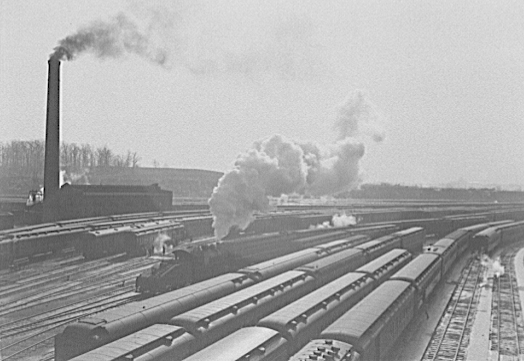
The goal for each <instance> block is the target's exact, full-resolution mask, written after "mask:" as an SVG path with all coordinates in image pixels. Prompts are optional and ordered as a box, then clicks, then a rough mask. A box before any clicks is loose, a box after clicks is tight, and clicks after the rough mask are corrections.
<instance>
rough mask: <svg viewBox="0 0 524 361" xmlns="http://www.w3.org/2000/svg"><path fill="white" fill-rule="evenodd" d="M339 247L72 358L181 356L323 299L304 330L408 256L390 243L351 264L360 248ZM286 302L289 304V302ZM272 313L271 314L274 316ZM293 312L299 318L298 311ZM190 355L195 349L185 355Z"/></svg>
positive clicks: (365, 291)
mask: <svg viewBox="0 0 524 361" xmlns="http://www.w3.org/2000/svg"><path fill="white" fill-rule="evenodd" d="M343 253H345V256H344V257H345V258H346V260H345V261H343V260H342V258H341V257H340V256H339V254H334V255H331V256H328V257H326V258H323V259H320V260H318V261H315V262H313V263H310V264H307V265H305V266H302V267H298V268H296V269H295V270H292V271H288V272H285V273H282V274H280V275H279V276H277V277H273V278H270V279H268V280H266V281H264V282H262V283H259V284H257V285H253V286H251V287H248V288H246V289H244V290H242V291H238V292H235V293H234V294H231V295H229V296H226V297H223V298H221V299H219V300H216V301H214V302H212V303H210V304H208V305H203V306H201V307H198V308H195V309H193V310H191V311H188V312H186V313H184V314H181V315H179V316H177V317H174V318H173V319H171V320H170V321H169V324H171V325H172V326H171V328H167V327H166V326H165V325H152V326H150V327H148V328H146V329H143V330H141V331H139V332H137V333H135V334H132V335H129V336H127V337H125V338H123V339H120V340H118V341H115V342H112V343H110V344H107V345H105V346H103V347H101V348H98V349H96V350H93V351H91V352H89V353H86V354H84V355H81V356H78V357H77V358H75V359H74V360H75V361H80V360H82V361H87V360H98V359H104V360H117V359H126V357H127V358H129V357H131V356H130V355H133V359H134V360H141V361H142V360H181V359H184V358H185V357H187V356H189V355H191V354H193V353H195V352H197V351H198V350H199V349H202V348H204V347H205V346H206V345H207V344H210V343H212V342H213V341H215V340H218V339H220V338H222V337H224V336H226V335H227V334H229V333H232V332H234V335H237V334H238V333H240V334H242V332H243V330H239V331H236V330H238V329H239V328H240V327H242V326H244V325H247V324H253V323H256V322H257V321H258V320H260V319H261V318H263V317H264V316H266V315H269V316H268V317H269V319H268V320H266V321H267V322H272V321H271V320H274V317H277V318H278V317H280V316H278V314H280V315H282V317H284V318H289V317H293V316H291V314H293V315H298V313H297V312H298V309H301V310H307V309H309V308H310V307H308V304H309V305H310V306H311V307H313V308H315V309H316V310H318V309H319V307H320V308H323V307H324V306H323V305H327V304H329V306H326V307H325V309H324V311H322V312H321V313H323V314H322V315H319V314H315V312H310V313H308V316H310V319H309V321H310V323H309V327H307V328H304V330H308V331H309V330H310V329H313V328H319V327H320V326H321V325H323V324H325V323H326V322H327V321H328V320H329V317H333V315H336V314H338V313H340V314H341V313H342V310H343V309H344V308H345V307H350V305H351V304H355V303H356V302H358V300H360V299H362V298H363V297H364V296H365V295H366V294H368V293H369V292H371V290H372V289H373V288H375V287H376V286H377V285H378V284H380V283H381V282H383V281H384V280H386V279H387V277H388V275H389V274H390V273H393V272H395V271H396V270H398V269H400V268H401V267H402V266H403V265H404V264H406V263H407V262H409V260H410V259H411V254H410V253H409V252H408V251H406V250H400V249H396V250H392V251H391V252H390V253H388V254H386V255H383V256H381V257H379V258H377V259H375V260H374V261H372V262H369V263H366V264H365V265H364V266H361V267H360V268H357V267H358V265H362V263H363V262H365V260H363V258H365V257H362V251H360V250H356V249H346V250H345V251H343V252H341V254H343ZM357 254H358V257H357ZM335 259H336V260H335ZM333 263H336V264H338V268H339V269H338V270H337V272H335V273H333V271H334V270H335V269H336V268H337V267H333V266H332V264H333ZM348 264H350V265H348ZM348 270H353V272H351V273H347V272H348ZM326 283H327V285H326ZM319 285H321V286H323V287H322V288H321V290H322V291H319V290H318V286H319ZM313 289H317V290H316V291H313V292H312V293H310V294H308V295H307V296H305V299H306V300H305V301H302V300H304V298H300V296H301V295H305V294H306V293H308V292H310V291H311V290H313ZM297 299H298V300H297ZM291 302H293V303H292V304H293V305H295V308H292V307H291V305H289V304H290V303H291ZM284 304H288V306H286V307H285V308H286V309H287V310H288V311H289V312H288V313H279V312H280V311H276V310H277V309H278V308H280V307H281V306H282V305H284ZM297 307H298V308H297ZM274 311H276V312H274ZM275 314H277V316H274V315H275ZM298 316H299V318H300V315H298ZM261 322H262V321H261ZM276 323H278V321H276ZM159 331H162V332H165V333H168V334H169V335H170V336H173V337H172V338H170V340H169V342H161V341H160V340H159V339H158V338H157V339H153V338H152V337H150V335H154V334H158V333H159ZM235 331H236V332H235ZM257 336H259V335H257ZM163 337H164V336H163V335H161V336H160V337H159V338H160V339H161V340H164V341H165V338H163ZM248 337H251V336H248ZM251 338H252V337H251ZM246 346H248V344H247V343H246V342H245V340H244V339H242V340H241V342H240V344H238V343H237V344H236V345H235V349H232V350H230V351H231V352H238V348H245V347H246ZM210 347H213V346H210ZM222 351H223V350H222ZM209 355H213V353H207V356H206V357H208V356H209ZM196 356H197V354H195V355H193V356H192V357H190V359H192V358H193V357H196ZM199 359H202V358H199ZM204 359H205V358H204ZM213 359H215V360H223V358H222V355H220V354H216V355H215V357H210V358H207V360H213Z"/></svg>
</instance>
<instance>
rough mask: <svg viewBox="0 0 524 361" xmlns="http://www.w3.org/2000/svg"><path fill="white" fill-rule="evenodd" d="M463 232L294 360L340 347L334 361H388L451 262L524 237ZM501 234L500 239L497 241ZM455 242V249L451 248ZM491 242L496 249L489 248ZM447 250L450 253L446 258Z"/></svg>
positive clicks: (511, 232) (513, 227) (504, 229)
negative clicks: (480, 246) (478, 249)
mask: <svg viewBox="0 0 524 361" xmlns="http://www.w3.org/2000/svg"><path fill="white" fill-rule="evenodd" d="M463 231H464V232H463V234H462V235H459V234H455V235H449V237H447V238H445V239H444V240H445V241H446V242H440V241H439V242H437V243H436V245H437V244H438V245H437V246H436V247H435V248H436V249H435V248H433V247H430V248H428V249H427V250H426V253H424V254H422V255H420V256H418V257H416V258H415V259H414V260H413V261H411V262H410V263H409V264H407V265H406V266H405V267H403V268H402V269H401V270H400V271H398V272H397V273H396V274H394V275H393V276H391V278H390V279H389V280H388V281H386V282H384V283H383V284H382V285H381V286H379V287H378V288H377V289H375V290H374V291H373V292H372V293H370V294H369V295H368V296H367V297H365V298H364V299H363V300H362V301H361V302H359V303H358V304H357V305H356V306H355V307H353V308H352V309H350V310H349V311H348V312H346V313H345V314H344V315H343V316H342V317H340V318H339V319H338V320H337V321H335V322H334V323H332V324H331V325H330V326H328V327H327V328H326V329H325V330H324V331H322V333H321V334H320V336H318V337H316V339H315V340H313V341H311V342H310V343H309V344H308V345H307V346H305V347H304V348H302V349H301V350H300V351H299V352H298V353H296V354H295V355H294V356H293V357H292V358H291V359H290V360H293V361H298V360H305V359H308V357H310V356H311V355H316V354H315V353H314V352H318V351H321V352H320V353H319V354H318V355H323V354H325V352H326V350H330V349H331V348H330V347H326V348H324V349H322V350H319V347H325V346H326V345H327V346H329V345H333V344H337V345H338V346H337V349H338V351H337V352H338V353H336V354H333V353H330V354H331V355H332V356H333V359H335V360H381V359H387V357H386V356H385V355H387V353H388V351H389V350H390V349H391V346H392V345H393V344H394V343H395V341H396V339H397V337H398V336H399V335H400V334H401V333H402V332H403V331H404V329H405V327H406V326H407V325H408V324H409V322H410V321H411V320H412V319H413V318H414V317H415V315H416V314H417V313H418V312H419V311H420V309H421V308H422V307H423V305H424V303H425V302H427V299H428V297H430V296H431V293H432V291H433V290H434V288H435V287H436V285H437V283H438V282H439V281H440V279H442V278H443V276H444V274H445V273H446V272H448V271H449V269H450V267H452V262H449V261H448V260H449V259H450V258H451V259H455V258H456V257H459V256H460V255H461V254H460V252H461V250H466V249H469V250H473V251H474V250H475V249H476V247H478V243H479V242H481V241H484V242H487V243H488V244H487V245H486V247H485V248H483V250H485V251H490V250H491V251H493V250H494V248H495V247H497V246H504V245H507V244H510V243H511V242H514V241H516V240H522V239H523V237H524V225H523V222H512V223H508V224H503V225H496V226H494V227H491V225H490V224H484V225H479V226H476V227H470V228H469V229H467V230H463ZM475 232H476V233H475ZM472 233H473V234H472ZM497 233H498V234H499V235H501V237H500V236H497ZM504 233H506V237H504ZM479 235H480V236H479ZM479 237H482V238H480V239H479ZM453 239H454V240H455V242H456V243H454V242H448V241H451V240H453ZM467 241H469V245H468V246H466V247H463V246H462V243H463V242H467ZM490 241H492V242H493V244H494V246H489V242H490ZM446 248H447V249H450V250H452V251H449V252H447V251H445V249H446ZM331 351H334V350H333V349H331ZM341 351H342V353H340V352H341ZM334 356H336V358H335V357H334ZM342 357H345V358H342Z"/></svg>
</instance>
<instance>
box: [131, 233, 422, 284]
mask: <svg viewBox="0 0 524 361" xmlns="http://www.w3.org/2000/svg"><path fill="white" fill-rule="evenodd" d="M395 230H396V228H395V227H394V226H391V225H383V226H370V227H356V228H352V227H342V228H332V229H312V230H303V231H295V232H287V233H286V234H284V235H283V234H280V233H273V234H265V235H260V236H253V237H247V238H238V239H232V240H223V241H219V242H217V241H216V240H215V239H209V240H203V241H197V242H190V243H186V244H182V245H180V246H179V247H177V248H175V249H174V250H173V252H172V254H173V256H172V257H166V258H164V259H163V260H162V261H161V263H160V264H158V265H156V266H153V267H152V268H151V269H149V270H147V271H145V272H143V273H142V274H141V275H140V276H139V277H138V278H137V280H136V289H137V291H138V292H141V293H145V294H157V293H161V292H166V291H169V290H172V289H176V288H178V287H181V286H184V285H187V284H190V283H193V282H196V281H199V280H203V279H206V278H208V277H211V276H213V275H216V274H220V273H224V272H229V271H231V270H233V269H238V268H241V267H245V266H247V265H249V264H254V263H257V262H262V261H265V260H269V259H272V258H275V257H279V256H282V255H284V254H287V253H291V252H294V251H298V250H300V249H305V248H308V247H313V246H316V245H319V244H322V243H325V242H329V241H332V240H337V239H344V238H347V237H351V236H352V235H355V234H360V235H369V236H372V237H378V236H381V235H383V234H387V233H391V232H393V231H395ZM419 238H420V237H419ZM422 238H423V237H422Z"/></svg>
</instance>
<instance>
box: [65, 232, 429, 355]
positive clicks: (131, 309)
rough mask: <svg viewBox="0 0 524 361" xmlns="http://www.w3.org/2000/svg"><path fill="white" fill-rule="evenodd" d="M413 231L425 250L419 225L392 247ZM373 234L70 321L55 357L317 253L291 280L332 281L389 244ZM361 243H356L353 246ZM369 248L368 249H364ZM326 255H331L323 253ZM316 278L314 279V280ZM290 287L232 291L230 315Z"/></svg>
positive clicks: (105, 340)
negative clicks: (373, 243)
mask: <svg viewBox="0 0 524 361" xmlns="http://www.w3.org/2000/svg"><path fill="white" fill-rule="evenodd" d="M412 233H414V234H418V237H419V246H418V249H419V251H420V250H421V249H422V243H423V241H424V234H423V232H422V233H421V232H420V230H419V229H413V230H412V231H411V233H409V232H405V234H402V236H401V237H400V238H397V239H395V241H394V242H393V241H391V240H387V242H388V244H389V245H390V247H397V246H398V245H399V244H402V241H403V240H404V239H409V238H410V236H411V235H412ZM369 239H370V238H369V237H366V236H354V237H350V238H347V239H342V240H335V241H332V242H330V243H327V244H326V243H324V244H321V245H318V246H315V247H312V248H309V249H306V250H302V251H299V252H295V253H293V254H289V255H286V256H283V257H280V258H277V259H272V260H269V261H266V262H263V263H261V264H258V265H254V266H250V267H246V268H244V269H241V270H239V271H237V272H234V273H227V274H224V275H221V276H218V277H215V278H212V279H209V280H207V281H202V282H199V283H196V284H193V285H191V286H187V287H183V288H181V289H178V290H175V291H171V292H168V293H165V294H162V295H159V296H155V297H151V298H148V299H146V300H143V301H139V302H136V303H132V304H128V305H124V306H122V307H120V308H118V309H115V310H109V311H105V312H103V313H100V314H98V315H96V316H94V317H89V318H87V319H83V320H80V321H79V322H77V323H74V324H72V325H70V326H68V327H67V328H66V329H65V330H64V332H62V333H61V334H59V335H58V336H57V337H56V338H55V357H56V359H57V361H62V360H67V359H69V358H71V357H73V356H76V355H78V354H81V353H83V352H87V351H89V350H91V349H94V348H96V347H100V346H102V345H104V344H106V343H108V342H111V341H114V340H116V339H118V338H121V337H124V336H126V335H128V334H130V333H133V332H136V331H138V330H140V329H144V328H146V327H148V326H151V325H154V324H156V323H163V322H166V320H168V319H170V318H173V317H175V316H176V315H179V314H182V313H184V312H189V311H190V310H191V309H193V308H196V307H199V306H202V305H204V304H206V303H208V302H210V301H212V300H213V299H218V298H220V297H224V296H226V295H228V294H231V293H232V292H235V291H239V290H241V289H244V288H245V287H247V286H250V285H253V284H254V283H258V282H261V281H263V280H266V279H268V278H269V277H274V276H276V275H277V274H278V273H279V272H285V271H287V270H290V269H293V268H297V267H300V263H302V264H304V263H307V262H315V259H316V260H317V261H316V262H317V263H313V264H310V265H308V266H303V268H301V270H300V271H298V268H297V270H295V271H293V272H301V273H300V274H301V276H300V277H298V278H293V279H295V280H296V281H293V282H291V281H290V282H291V283H290V284H289V285H291V284H295V283H296V284H298V283H304V282H305V280H308V284H309V282H313V283H311V285H313V284H315V285H317V286H318V282H321V283H325V282H327V279H328V278H326V277H335V276H337V275H341V272H348V271H350V270H352V269H355V268H358V267H360V266H361V265H362V264H363V263H364V262H365V261H367V260H370V259H372V258H374V257H377V256H378V255H380V254H382V253H383V252H384V250H385V249H384V248H381V247H375V248H367V247H365V246H366V243H368V242H370V241H369ZM405 244H410V245H411V246H413V240H412V239H411V241H410V242H405ZM355 246H356V248H353V247H355ZM360 246H362V249H360ZM363 249H367V250H368V251H363ZM323 256H328V257H327V258H323ZM337 269H338V271H337ZM322 270H324V272H322ZM310 279H311V281H309V280H310ZM313 279H314V280H315V281H313ZM297 282H298V283H297ZM284 283H285V282H284ZM317 286H315V287H317ZM287 288H288V287H287V286H285V285H284V286H278V285H273V286H272V287H270V288H269V290H268V291H260V292H261V293H257V295H258V296H254V298H250V300H247V299H246V301H245V303H242V302H240V301H238V302H240V303H238V302H236V301H235V300H238V299H239V298H238V297H237V296H238V295H239V294H237V296H232V297H231V302H235V305H232V306H231V307H230V308H228V311H227V312H226V313H227V314H228V315H230V314H231V312H233V314H234V313H235V312H238V313H240V311H241V310H243V309H244V308H243V307H248V308H249V307H250V306H249V305H252V304H253V303H255V304H256V303H257V302H258V301H259V300H261V297H266V296H267V297H269V298H270V297H271V294H272V293H275V292H276V293H277V294H278V293H279V292H280V291H279V290H282V291H283V290H287ZM312 289H313V288H312ZM247 295H248V293H246V297H247ZM262 295H264V296H262ZM248 298H249V297H248ZM219 303H220V302H219ZM219 303H217V305H218V304H219ZM217 307H218V306H217ZM210 310H212V308H211V309H210ZM220 315H222V313H220ZM223 315H226V314H223ZM213 317H215V316H213ZM225 317H230V316H225Z"/></svg>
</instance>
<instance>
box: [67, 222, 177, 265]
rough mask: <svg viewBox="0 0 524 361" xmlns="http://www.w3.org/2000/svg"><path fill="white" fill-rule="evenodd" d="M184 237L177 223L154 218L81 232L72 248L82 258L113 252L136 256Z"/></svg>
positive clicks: (96, 256) (174, 243)
mask: <svg viewBox="0 0 524 361" xmlns="http://www.w3.org/2000/svg"><path fill="white" fill-rule="evenodd" d="M186 238H187V236H186V232H185V228H184V227H183V226H182V225H181V224H180V223H178V222H172V221H157V222H147V223H139V224H135V225H129V226H122V227H116V228H108V229H101V230H95V231H90V232H84V233H82V234H81V235H80V236H79V240H78V243H77V245H76V248H77V250H78V251H80V252H81V253H82V255H83V256H84V257H85V258H86V259H93V258H98V257H104V256H107V255H111V254H117V253H127V254H129V255H132V256H136V255H146V254H147V253H148V252H149V251H150V250H152V249H153V248H154V247H155V246H157V247H158V246H159V247H160V248H161V247H162V245H163V243H164V242H167V243H168V244H171V245H173V246H176V245H178V244H179V243H180V242H182V241H184V240H185V239H186ZM151 253H153V252H151Z"/></svg>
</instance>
